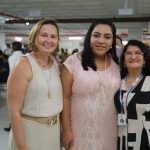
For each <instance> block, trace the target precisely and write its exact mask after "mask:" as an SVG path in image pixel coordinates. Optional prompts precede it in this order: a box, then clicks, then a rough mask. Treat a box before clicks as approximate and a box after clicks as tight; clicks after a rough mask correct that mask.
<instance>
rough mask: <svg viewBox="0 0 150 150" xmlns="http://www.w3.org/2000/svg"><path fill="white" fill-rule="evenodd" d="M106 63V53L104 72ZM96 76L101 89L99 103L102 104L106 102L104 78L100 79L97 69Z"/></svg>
mask: <svg viewBox="0 0 150 150" xmlns="http://www.w3.org/2000/svg"><path fill="white" fill-rule="evenodd" d="M106 63H107V55H106V56H105V66H104V73H105V72H106V65H107V64H106ZM97 74H98V78H99V85H100V91H101V103H102V104H103V105H105V104H106V102H107V101H106V85H105V80H104V79H102V75H101V74H100V72H99V71H97Z"/></svg>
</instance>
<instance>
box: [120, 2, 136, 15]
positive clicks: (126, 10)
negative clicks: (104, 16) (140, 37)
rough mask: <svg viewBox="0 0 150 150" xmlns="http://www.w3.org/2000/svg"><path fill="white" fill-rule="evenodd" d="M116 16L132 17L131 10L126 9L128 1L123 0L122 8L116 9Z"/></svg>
mask: <svg viewBox="0 0 150 150" xmlns="http://www.w3.org/2000/svg"><path fill="white" fill-rule="evenodd" d="M118 15H122V16H126V15H133V9H132V8H128V0H124V8H120V9H118Z"/></svg>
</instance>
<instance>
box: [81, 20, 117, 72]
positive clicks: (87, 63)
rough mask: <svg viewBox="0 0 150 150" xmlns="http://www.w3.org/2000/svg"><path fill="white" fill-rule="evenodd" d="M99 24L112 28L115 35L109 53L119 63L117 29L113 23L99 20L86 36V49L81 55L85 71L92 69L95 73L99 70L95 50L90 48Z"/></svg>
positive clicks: (93, 24)
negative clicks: (92, 36)
mask: <svg viewBox="0 0 150 150" xmlns="http://www.w3.org/2000/svg"><path fill="white" fill-rule="evenodd" d="M99 24H103V25H108V26H109V27H110V28H111V31H112V34H113V43H112V47H111V48H110V50H109V51H108V53H110V55H111V56H112V58H113V60H114V61H115V62H116V63H118V61H117V56H116V28H115V25H114V24H113V23H112V22H111V21H108V20H104V19H97V20H95V21H94V22H93V23H92V24H91V26H90V28H89V30H88V32H87V34H86V36H85V40H84V48H83V51H82V54H81V57H82V67H83V69H84V70H88V67H90V68H92V69H93V70H95V71H96V70H97V67H96V64H95V62H94V58H95V56H94V53H93V50H92V48H91V46H90V40H91V34H92V31H93V30H94V28H95V27H96V26H97V25H99Z"/></svg>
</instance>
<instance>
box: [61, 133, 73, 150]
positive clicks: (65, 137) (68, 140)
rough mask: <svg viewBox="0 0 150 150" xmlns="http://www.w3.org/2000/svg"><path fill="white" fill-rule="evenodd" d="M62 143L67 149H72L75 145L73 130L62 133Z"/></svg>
mask: <svg viewBox="0 0 150 150" xmlns="http://www.w3.org/2000/svg"><path fill="white" fill-rule="evenodd" d="M61 141H62V145H63V146H64V147H65V148H66V150H70V148H71V147H72V146H73V143H74V138H73V134H72V131H64V132H62V134H61Z"/></svg>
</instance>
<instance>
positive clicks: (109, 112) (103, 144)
mask: <svg viewBox="0 0 150 150" xmlns="http://www.w3.org/2000/svg"><path fill="white" fill-rule="evenodd" d="M64 64H65V66H66V67H67V68H68V70H69V71H70V72H71V73H72V74H73V78H74V83H73V87H72V97H71V125H72V131H73V135H74V145H73V148H72V150H116V143H117V115H116V110H115V106H114V94H115V93H116V91H117V90H118V89H119V86H120V75H119V68H118V66H117V65H116V64H115V63H114V61H113V60H112V61H111V65H110V67H109V68H107V69H106V70H105V71H94V70H92V69H91V68H89V71H84V70H83V68H82V65H81V61H80V59H79V57H78V54H74V55H72V56H70V57H69V58H68V59H67V60H66V61H65V63H64ZM98 73H99V74H101V77H102V79H103V80H105V87H106V88H105V90H106V91H105V93H106V103H105V104H102V100H101V97H102V96H101V94H102V93H101V90H100V89H101V88H100V85H99V77H98Z"/></svg>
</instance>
